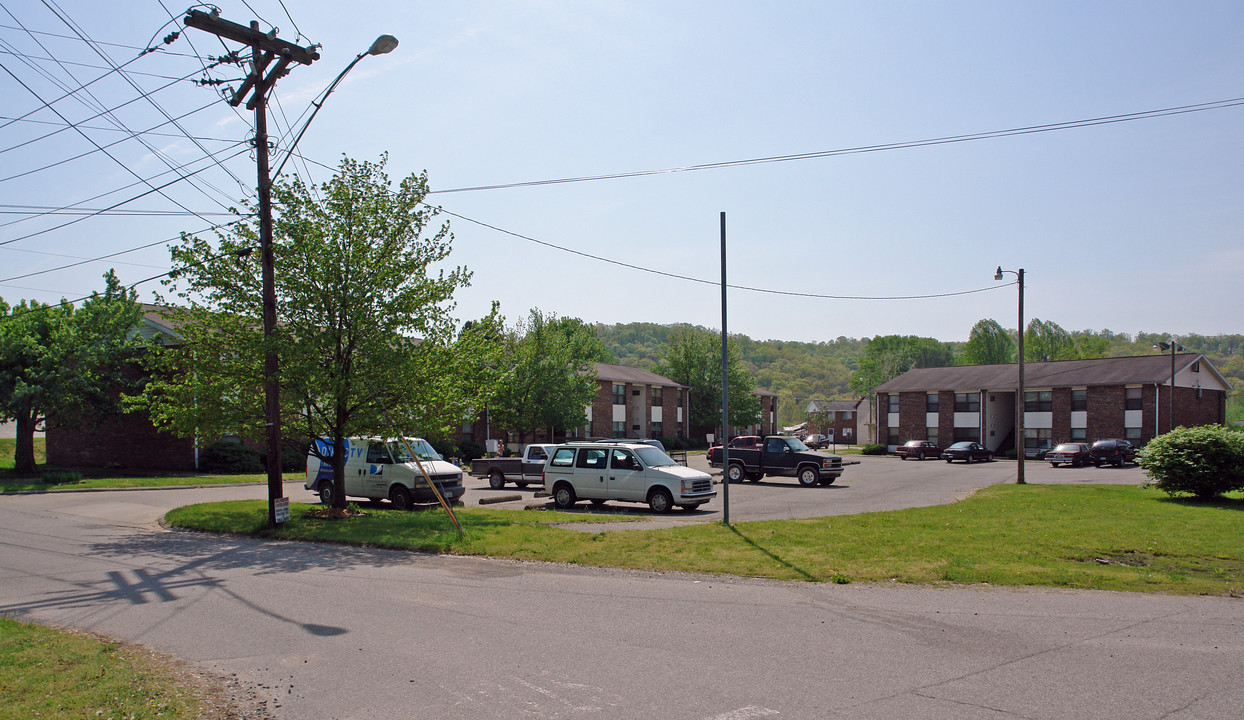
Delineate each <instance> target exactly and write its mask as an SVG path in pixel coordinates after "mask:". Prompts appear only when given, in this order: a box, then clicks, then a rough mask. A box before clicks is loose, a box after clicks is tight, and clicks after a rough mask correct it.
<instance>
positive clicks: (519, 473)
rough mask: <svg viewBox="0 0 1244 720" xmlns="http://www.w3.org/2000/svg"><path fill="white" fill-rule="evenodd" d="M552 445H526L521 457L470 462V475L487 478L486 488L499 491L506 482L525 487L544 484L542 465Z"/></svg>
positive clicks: (547, 457) (481, 459)
mask: <svg viewBox="0 0 1244 720" xmlns="http://www.w3.org/2000/svg"><path fill="white" fill-rule="evenodd" d="M553 447H554V446H553V445H539V444H532V445H528V446H527V448H526V449H525V450H524V451H523V456H522V457H496V458H480V459H479V460H474V461H472V462H471V474H472V475H474V476H475V477H486V478H488V486H489V487H491V488H492V489H493V490H500V489H501V488H503V487H505V484H506V483H507V482H513V483H514V484H515V485H517V486H519V487H520V488H521V487H527V485H528V483H543V482H544V463H545V462H546V461H547V460H548V459H549V450H550V449H551V448H553Z"/></svg>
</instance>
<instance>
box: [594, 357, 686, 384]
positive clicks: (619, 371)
mask: <svg viewBox="0 0 1244 720" xmlns="http://www.w3.org/2000/svg"><path fill="white" fill-rule="evenodd" d="M596 379H597V380H610V381H612V382H621V383H635V384H637V385H665V386H668V387H678V388H685V387H690V386H689V385H683V384H682V383H676V382H674V381H673V380H670V379H669V378H667V377H665V376H664V375H657V374H656V373H654V372H651V371H648V370H640V369H639V368H635V367H628V366H626V365H613V364H610V363H600V362H598V363H596Z"/></svg>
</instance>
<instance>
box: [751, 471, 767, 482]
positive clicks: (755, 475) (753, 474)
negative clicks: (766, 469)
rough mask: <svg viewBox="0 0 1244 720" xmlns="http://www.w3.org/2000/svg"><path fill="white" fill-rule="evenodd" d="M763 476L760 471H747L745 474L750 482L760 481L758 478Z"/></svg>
mask: <svg viewBox="0 0 1244 720" xmlns="http://www.w3.org/2000/svg"><path fill="white" fill-rule="evenodd" d="M764 476H765V474H764V473H762V472H749V473H748V474H747V479H748V480H750V481H751V482H760V478H762V477H764Z"/></svg>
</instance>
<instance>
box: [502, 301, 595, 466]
mask: <svg viewBox="0 0 1244 720" xmlns="http://www.w3.org/2000/svg"><path fill="white" fill-rule="evenodd" d="M610 359H611V355H610V354H609V352H608V351H607V350H606V349H605V346H604V345H603V344H601V342H600V339H599V338H597V337H596V330H595V329H594V328H593V327H592V326H590V325H586V324H584V322H583V321H582V320H579V319H578V318H559V317H557V316H556V315H553V314H549V315H544V314H543V313H541V312H540V310H539V309H535V308H533V309H532V310H531V313H530V315H528V317H527V321H526V322H524V323H520V324H519V326H518V327H516V328H515V329H514V330H513V331H511V332H510V333H509V335H508V338H507V341H506V351H505V359H504V360H503V361H502V368H503V369H502V370H501V372H500V374H501V375H503V376H505V380H504V382H502V383H501V385H500V388H499V389H498V392H497V395H496V397H495V398H494V399H493V401H492V404H491V405H490V408H489V409H490V411H491V413H492V415H493V418H494V422H496V423H497V424H498V425H499V426H500V427H508V428H513V429H515V430H517V431H518V433H519V439H520V441H523V442H525V441H526V439H527V434H528V433H529V432H533V431H535V430H537V429H540V428H547V429H548V433H549V438H550V439H552V437H553V433H554V430H555V429H556V428H572V427H579V426H581V425H583V424H584V422H585V420H586V416H585V409H586V408H587V407H588V406H589V405H591V404H592V401H593V400H594V399H595V397H596V371H595V368H594V367H593V363H596V362H608V361H609V360H610Z"/></svg>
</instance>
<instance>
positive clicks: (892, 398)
mask: <svg viewBox="0 0 1244 720" xmlns="http://www.w3.org/2000/svg"><path fill="white" fill-rule="evenodd" d="M886 397H887V398H889V405H890V412H892V413H896V412H898V395H897V394H891V395H887V396H886Z"/></svg>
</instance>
